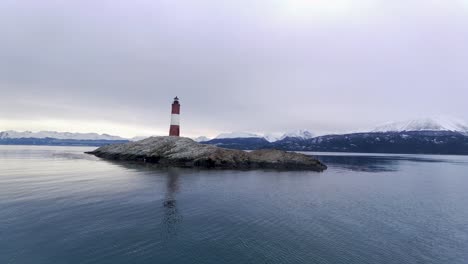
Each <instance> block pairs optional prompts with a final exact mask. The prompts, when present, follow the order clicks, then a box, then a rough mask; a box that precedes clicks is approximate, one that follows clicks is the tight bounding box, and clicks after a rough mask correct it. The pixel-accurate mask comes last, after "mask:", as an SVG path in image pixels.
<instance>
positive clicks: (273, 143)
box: [0, 118, 468, 155]
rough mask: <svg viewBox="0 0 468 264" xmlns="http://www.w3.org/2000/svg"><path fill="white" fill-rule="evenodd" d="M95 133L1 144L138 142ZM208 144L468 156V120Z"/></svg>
mask: <svg viewBox="0 0 468 264" xmlns="http://www.w3.org/2000/svg"><path fill="white" fill-rule="evenodd" d="M144 138H145V137H135V138H132V139H126V138H122V137H118V136H112V135H107V134H96V133H69V132H54V131H41V132H29V131H26V132H16V131H11V130H10V131H4V132H0V144H3V145H5V144H7V145H72V146H76V145H79V146H102V145H106V144H113V143H122V142H128V141H136V140H140V139H144ZM194 140H195V141H197V142H201V143H204V144H212V145H216V146H219V147H224V148H231V149H244V150H255V149H271V148H275V149H281V150H287V151H318V152H366V153H408V154H461V155H468V125H466V124H465V123H464V122H463V121H461V120H457V119H453V118H423V119H413V120H408V121H403V122H401V121H400V122H389V123H385V124H383V125H379V126H377V127H375V128H372V129H368V130H363V131H360V132H354V133H347V134H336V135H322V136H314V134H313V133H311V132H309V131H307V130H297V131H291V132H287V133H284V134H274V133H269V134H265V135H258V134H255V133H249V132H232V133H223V134H220V135H218V136H217V137H215V138H213V139H209V138H207V137H198V138H194Z"/></svg>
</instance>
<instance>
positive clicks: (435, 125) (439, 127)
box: [372, 117, 468, 133]
mask: <svg viewBox="0 0 468 264" xmlns="http://www.w3.org/2000/svg"><path fill="white" fill-rule="evenodd" d="M404 131H452V132H461V133H468V125H467V124H466V123H465V122H464V121H462V120H459V119H455V118H442V117H436V118H421V119H412V120H407V121H403V122H390V123H386V124H383V125H380V126H378V127H376V128H375V129H374V130H372V132H404Z"/></svg>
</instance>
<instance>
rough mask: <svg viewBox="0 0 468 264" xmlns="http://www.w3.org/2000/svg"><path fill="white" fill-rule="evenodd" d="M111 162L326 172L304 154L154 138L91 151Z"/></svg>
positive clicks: (175, 138) (324, 167)
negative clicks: (228, 147) (230, 147)
mask: <svg viewBox="0 0 468 264" xmlns="http://www.w3.org/2000/svg"><path fill="white" fill-rule="evenodd" d="M87 153H88V154H93V155H95V156H97V157H101V158H104V159H110V160H122V161H140V162H147V163H154V164H158V165H161V166H175V167H201V168H221V169H255V168H267V169H268V168H270V169H287V170H313V171H323V170H325V169H326V168H327V166H325V165H324V164H322V163H321V162H320V161H318V160H317V159H315V158H313V157H311V156H307V155H304V154H299V153H294V152H285V151H280V150H273V149H265V150H255V151H252V152H246V151H242V150H232V149H224V148H219V147H216V146H213V145H204V144H200V143H197V142H195V141H193V140H192V139H189V138H184V137H170V136H169V137H150V138H147V139H144V140H140V141H137V142H129V143H124V144H113V145H107V146H103V147H100V148H98V149H96V150H94V151H91V152H87Z"/></svg>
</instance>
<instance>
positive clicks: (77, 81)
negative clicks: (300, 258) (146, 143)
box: [0, 0, 468, 133]
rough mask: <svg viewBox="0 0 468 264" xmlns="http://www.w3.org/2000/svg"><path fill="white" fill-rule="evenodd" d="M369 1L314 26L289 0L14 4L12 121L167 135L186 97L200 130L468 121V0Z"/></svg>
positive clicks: (8, 47)
mask: <svg viewBox="0 0 468 264" xmlns="http://www.w3.org/2000/svg"><path fill="white" fill-rule="evenodd" d="M284 1H286V0H284ZM363 1H364V0H362V1H361V0H356V1H353V2H352V4H351V7H352V8H351V9H350V10H349V12H348V13H347V14H344V15H342V16H341V17H330V18H320V19H319V18H317V19H310V20H308V19H305V20H304V19H302V18H300V19H299V18H298V19H297V20H295V18H294V17H284V16H281V11H282V9H281V7H284V5H278V2H279V1H215V0H204V1H185V2H183V1H142V0H140V1H63V2H62V3H56V1H2V3H0V34H1V38H2V41H1V42H0V58H1V59H0V92H1V98H2V104H1V105H0V111H1V115H0V119H7V118H14V119H16V120H18V119H25V120H28V119H31V118H36V119H41V118H43V119H47V118H52V119H54V118H57V119H70V122H73V120H109V121H112V122H116V123H121V124H128V125H129V126H131V125H134V124H141V125H148V123H154V126H155V127H161V128H165V127H166V126H167V124H166V121H168V118H169V113H168V112H169V104H170V100H171V99H172V97H173V96H175V95H178V96H180V97H181V98H182V104H183V109H182V111H183V112H182V113H183V122H184V123H183V125H184V128H186V131H188V132H190V131H191V132H193V133H197V132H198V131H202V130H203V131H229V130H250V131H259V132H262V131H283V130H288V129H297V128H308V129H311V130H315V131H318V132H320V131H342V130H352V129H356V128H359V127H363V126H372V125H373V124H375V123H379V122H382V121H387V120H389V119H392V120H394V119H405V118H409V117H415V116H427V115H438V114H445V115H454V116H458V117H461V118H464V119H465V120H467V119H468V106H467V104H466V98H467V97H468V89H467V88H466V85H467V83H468V80H467V78H468V77H467V76H468V73H467V69H468V45H466V43H468V9H467V8H465V7H464V6H463V1H456V0H453V1H443V3H442V2H434V3H431V2H428V1H422V0H420V1H416V0H413V1H392V3H391V4H389V3H388V2H389V1H370V0H368V1H367V2H372V4H371V5H368V6H369V10H360V9H359V8H358V7H360V5H358V4H359V3H361V2H363ZM298 2H300V1H298ZM342 2H346V1H342ZM386 2H387V3H386ZM353 5H354V7H353ZM0 125H1V124H0ZM201 128H203V129H201ZM0 129H1V127H0ZM31 129H32V130H34V129H35V128H31ZM64 129H65V128H64Z"/></svg>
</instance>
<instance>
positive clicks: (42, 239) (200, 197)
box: [0, 146, 468, 264]
mask: <svg viewBox="0 0 468 264" xmlns="http://www.w3.org/2000/svg"><path fill="white" fill-rule="evenodd" d="M89 150H90V149H85V148H65V147H28V146H21V147H13V146H9V147H2V146H0V168H1V169H0V263H2V264H3V263H21V264H23V263H26V264H28V263H34V264H48V263H70V264H78V263H80V264H81V263H99V264H115V263H138V264H139V263H148V264H150V263H158V264H159V263H171V264H173V263H176V264H177V263H184V264H185V263H204V264H205V263H207V264H211V263H213V264H218V263H233V264H234V263H235V264H238V263H307V264H309V263H323V264H375V263H379V264H402V263H425V264H440V263H448V264H466V263H467V260H468V252H467V251H466V249H467V248H468V225H467V221H466V219H468V207H467V206H466V201H467V200H468V192H467V191H466V190H467V189H468V177H467V173H466V171H468V162H467V161H468V158H467V157H462V156H458V157H457V156H419V155H374V154H323V153H320V154H321V155H319V158H320V159H321V160H322V161H324V162H325V163H326V164H327V165H328V166H329V169H328V170H327V171H325V172H323V173H315V172H307V171H293V172H287V171H274V170H254V171H230V170H222V171H219V170H192V169H161V168H157V167H154V166H151V165H147V164H137V163H116V162H109V161H104V160H101V159H98V158H95V157H93V156H90V155H85V154H83V152H84V151H89Z"/></svg>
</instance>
